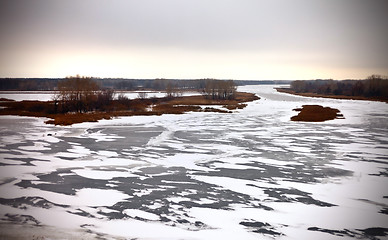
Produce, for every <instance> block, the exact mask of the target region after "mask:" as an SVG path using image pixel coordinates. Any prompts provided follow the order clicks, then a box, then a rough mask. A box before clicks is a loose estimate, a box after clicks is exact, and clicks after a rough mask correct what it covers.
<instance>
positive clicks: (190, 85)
mask: <svg viewBox="0 0 388 240" xmlns="http://www.w3.org/2000/svg"><path fill="white" fill-rule="evenodd" d="M92 79H93V80H94V81H95V82H96V83H97V84H98V85H99V86H100V87H101V88H104V89H114V90H122V91H136V90H150V91H165V90H166V89H167V87H169V88H171V87H172V88H174V89H180V90H202V89H204V88H205V84H206V83H205V82H206V80H207V79H189V80H188V79H184V80H183V79H163V78H157V79H124V78H92ZM62 80H64V79H63V78H0V91H10V90H13V91H53V90H58V83H59V82H61V81H62ZM234 83H235V85H236V86H243V85H257V84H289V83H290V81H276V80H266V81H255V80H234Z"/></svg>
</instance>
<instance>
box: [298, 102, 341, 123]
mask: <svg viewBox="0 0 388 240" xmlns="http://www.w3.org/2000/svg"><path fill="white" fill-rule="evenodd" d="M294 111H299V114H298V115H297V116H293V117H291V121H302V122H324V121H327V120H333V119H336V118H343V115H342V114H340V111H339V110H338V109H335V108H330V107H322V106H320V105H303V106H302V108H297V109H294Z"/></svg>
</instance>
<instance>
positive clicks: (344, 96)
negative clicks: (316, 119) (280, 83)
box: [275, 88, 388, 103]
mask: <svg viewBox="0 0 388 240" xmlns="http://www.w3.org/2000/svg"><path fill="white" fill-rule="evenodd" d="M275 89H276V91H278V92H281V93H288V94H292V95H296V96H302V97H313V98H331V99H344V100H363V101H374V102H384V103H388V100H387V99H379V98H376V97H374V98H373V97H370V98H368V97H364V96H347V95H325V94H318V93H309V92H305V93H300V92H296V91H294V90H291V89H289V88H275Z"/></svg>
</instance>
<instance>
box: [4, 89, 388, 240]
mask: <svg viewBox="0 0 388 240" xmlns="http://www.w3.org/2000/svg"><path fill="white" fill-rule="evenodd" d="M240 90H245V91H251V92H255V93H257V95H258V96H260V97H261V100H258V101H255V102H251V103H249V104H248V107H247V108H245V109H243V110H237V111H235V112H234V113H232V114H219V113H187V114H183V115H163V116H144V117H142V116H138V117H123V118H118V119H114V120H103V121H100V122H99V123H82V124H76V125H73V126H72V127H61V126H51V125H45V124H44V123H43V122H44V119H37V118H24V117H23V118H22V117H14V116H3V117H0V122H1V125H0V138H1V140H0V181H1V182H0V204H1V205H0V219H1V223H2V225H0V227H3V228H5V227H4V226H7V225H4V224H9V223H11V224H14V225H16V224H21V226H27V225H28V226H29V227H31V226H42V228H40V229H41V234H42V236H44V229H45V228H47V229H52V228H54V229H61V231H62V232H63V231H65V232H77V231H80V230H82V231H85V232H88V234H90V235H91V236H96V237H97V236H99V237H101V238H107V239H112V238H113V239H114V238H117V237H124V238H136V239H273V238H277V239H348V238H365V239H380V238H381V239H384V238H386V237H387V235H386V234H388V231H387V228H388V216H387V213H388V188H387V186H388V178H387V176H388V171H387V169H388V150H387V149H388V104H385V103H378V102H368V101H350V100H333V99H313V98H304V97H297V96H291V95H286V94H282V93H277V92H276V91H274V90H273V86H253V87H252V86H249V87H244V88H242V89H240ZM303 104H320V105H324V106H329V107H333V108H338V109H339V110H340V111H341V112H342V113H343V114H344V116H345V118H346V119H337V120H332V121H328V122H325V123H302V122H297V123H296V122H291V121H289V119H290V117H291V116H293V115H295V112H293V111H292V109H294V108H296V107H300V106H301V105H303ZM3 230H4V231H5V229H3ZM3 230H2V229H0V235H1V231H3ZM15 234H16V235H17V232H15ZM384 235H385V236H384ZM73 237H74V236H72V237H69V238H73ZM54 238H55V237H54ZM58 238H61V239H63V238H66V237H64V236H63V235H62V236H58Z"/></svg>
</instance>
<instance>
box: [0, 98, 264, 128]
mask: <svg viewBox="0 0 388 240" xmlns="http://www.w3.org/2000/svg"><path fill="white" fill-rule="evenodd" d="M258 99H259V98H258V97H257V96H255V95H254V94H251V93H240V92H238V93H237V94H236V99H234V100H211V99H206V98H205V97H203V96H187V97H178V98H171V99H169V98H154V99H133V100H126V101H125V102H122V101H119V100H115V101H113V102H112V104H111V105H110V108H109V111H105V112H101V111H96V112H88V113H57V114H55V113H54V112H55V111H54V104H53V102H50V101H49V102H40V101H22V102H0V106H2V107H4V109H0V115H19V116H34V117H47V118H50V119H51V120H48V121H46V123H47V124H55V125H72V124H75V123H82V122H96V121H98V120H101V119H111V118H112V117H118V116H135V115H161V114H183V113H185V112H190V111H195V112H198V111H205V112H223V113H230V111H224V110H219V109H215V108H206V109H204V110H202V108H201V107H200V106H199V105H222V106H224V107H226V108H227V109H229V110H232V109H237V108H244V107H245V106H246V104H244V102H249V101H254V100H258ZM151 107H152V108H151ZM150 109H151V110H150Z"/></svg>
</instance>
